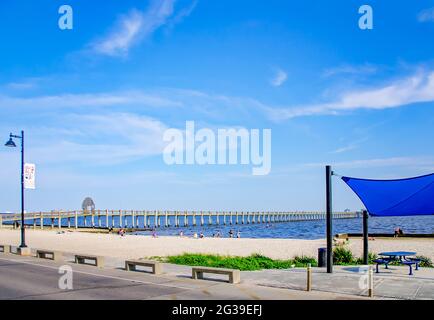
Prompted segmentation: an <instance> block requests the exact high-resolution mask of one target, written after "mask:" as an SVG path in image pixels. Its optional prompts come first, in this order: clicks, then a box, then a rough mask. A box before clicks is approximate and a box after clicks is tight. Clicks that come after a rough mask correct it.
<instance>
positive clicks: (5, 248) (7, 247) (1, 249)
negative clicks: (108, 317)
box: [0, 244, 11, 253]
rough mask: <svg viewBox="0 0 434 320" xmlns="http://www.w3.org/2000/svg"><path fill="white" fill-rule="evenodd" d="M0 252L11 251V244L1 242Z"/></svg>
mask: <svg viewBox="0 0 434 320" xmlns="http://www.w3.org/2000/svg"><path fill="white" fill-rule="evenodd" d="M0 253H11V246H10V245H7V244H0Z"/></svg>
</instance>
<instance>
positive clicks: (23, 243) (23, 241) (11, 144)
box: [5, 130, 27, 248]
mask: <svg viewBox="0 0 434 320" xmlns="http://www.w3.org/2000/svg"><path fill="white" fill-rule="evenodd" d="M12 138H16V139H21V245H20V248H26V247H27V246H26V235H25V229H24V131H22V130H21V136H17V135H14V134H12V133H11V134H9V140H8V142H6V144H5V146H6V147H16V146H17V145H16V144H15V142H14V140H13V139H12Z"/></svg>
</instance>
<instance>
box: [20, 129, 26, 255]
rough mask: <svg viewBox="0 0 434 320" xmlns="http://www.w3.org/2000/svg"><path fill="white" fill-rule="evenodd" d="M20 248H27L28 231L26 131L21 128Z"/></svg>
mask: <svg viewBox="0 0 434 320" xmlns="http://www.w3.org/2000/svg"><path fill="white" fill-rule="evenodd" d="M20 248H27V246H26V233H25V229H24V131H23V130H21V245H20Z"/></svg>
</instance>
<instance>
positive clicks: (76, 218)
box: [0, 210, 362, 229]
mask: <svg viewBox="0 0 434 320" xmlns="http://www.w3.org/2000/svg"><path fill="white" fill-rule="evenodd" d="M361 215H362V214H361V212H334V213H333V218H334V219H351V218H360V217H361ZM325 217H326V216H325V212H269V211H258V212H246V211H160V210H153V211H149V210H93V211H83V210H76V211H50V212H31V213H26V214H25V225H27V226H33V228H35V229H36V228H39V229H44V228H47V227H48V228H52V229H54V228H59V229H61V228H68V229H71V228H75V229H77V228H80V227H87V228H119V227H127V226H128V227H132V228H160V227H166V228H168V227H187V226H190V225H191V226H205V225H224V226H225V225H243V224H258V223H281V222H295V221H314V220H325ZM16 222H18V223H21V214H19V213H17V214H0V228H2V227H3V225H6V224H14V223H16Z"/></svg>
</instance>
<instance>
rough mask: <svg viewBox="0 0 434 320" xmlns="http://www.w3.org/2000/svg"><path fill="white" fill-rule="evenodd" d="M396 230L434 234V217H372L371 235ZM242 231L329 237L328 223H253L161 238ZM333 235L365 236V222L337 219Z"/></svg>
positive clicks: (265, 235)
mask: <svg viewBox="0 0 434 320" xmlns="http://www.w3.org/2000/svg"><path fill="white" fill-rule="evenodd" d="M396 227H400V228H401V229H403V231H404V233H434V216H416V217H381V218H380V217H370V218H369V232H373V233H393V232H394V229H395V228H396ZM231 229H232V230H233V231H234V232H235V233H236V232H237V231H240V232H241V237H243V238H293V239H294V238H295V239H320V238H325V234H326V229H325V221H324V220H319V221H299V222H283V223H274V224H272V225H271V227H267V225H266V224H262V223H261V224H249V225H233V226H222V225H220V226H216V225H213V226H202V227H201V226H196V227H193V226H189V227H182V228H174V227H173V228H159V229H157V234H158V235H178V234H179V231H180V230H182V231H183V232H184V234H185V235H187V236H191V235H193V233H194V232H197V233H198V234H199V233H200V232H203V233H204V235H205V236H207V237H211V236H212V235H213V233H217V232H218V231H220V234H221V235H222V236H224V237H227V236H228V232H229V230H231ZM333 233H334V234H335V233H362V219H335V220H334V221H333ZM137 234H147V235H149V234H151V232H138V233H137Z"/></svg>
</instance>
